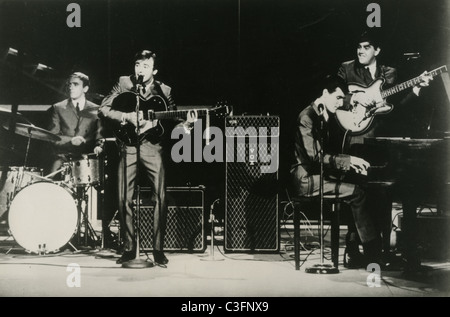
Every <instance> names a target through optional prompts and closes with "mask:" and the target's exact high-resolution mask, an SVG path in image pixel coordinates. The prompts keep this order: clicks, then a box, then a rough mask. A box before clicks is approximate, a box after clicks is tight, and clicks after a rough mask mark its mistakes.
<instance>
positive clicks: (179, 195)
mask: <svg viewBox="0 0 450 317" xmlns="http://www.w3.org/2000/svg"><path fill="white" fill-rule="evenodd" d="M204 192H205V187H204V186H196V187H167V190H166V199H167V206H168V211H167V225H166V234H165V238H164V251H168V252H170V251H173V252H191V253H192V252H204V251H205V250H206V235H205V228H204V227H205V226H204V210H205V208H204V201H205V198H204ZM140 198H141V199H140V207H141V208H140V209H141V212H140V247H141V250H145V251H152V250H153V221H154V218H153V211H154V202H153V201H152V191H151V189H150V188H148V187H142V188H141V192H140ZM134 203H135V205H136V200H135V201H134ZM134 223H135V230H136V229H137V228H136V207H135V208H134Z"/></svg>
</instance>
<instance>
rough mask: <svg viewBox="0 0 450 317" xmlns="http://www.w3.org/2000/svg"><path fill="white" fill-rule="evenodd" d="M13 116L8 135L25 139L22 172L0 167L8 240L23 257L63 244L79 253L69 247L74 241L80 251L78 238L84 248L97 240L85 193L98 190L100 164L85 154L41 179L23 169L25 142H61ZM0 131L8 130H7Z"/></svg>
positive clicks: (38, 173)
mask: <svg viewBox="0 0 450 317" xmlns="http://www.w3.org/2000/svg"><path fill="white" fill-rule="evenodd" d="M5 115H7V116H11V115H12V114H11V113H10V112H7V111H5V110H1V111H0V119H2V117H4V116H5ZM15 116H16V117H15V119H16V121H17V123H16V124H15V127H13V132H14V133H15V134H18V135H21V136H25V137H27V138H28V142H27V147H26V153H25V160H24V166H5V167H0V217H3V214H5V213H7V216H8V226H9V232H10V234H11V236H12V237H13V238H14V240H15V241H16V242H17V243H18V244H19V245H20V246H21V247H23V248H24V249H25V250H26V252H28V253H35V254H47V253H55V252H59V251H60V250H61V248H62V247H64V246H65V245H67V244H69V245H70V246H72V247H73V248H74V249H75V251H78V249H77V248H76V247H75V246H74V245H73V244H72V241H73V239H74V238H75V237H76V238H77V240H76V241H77V242H75V243H76V244H77V245H78V247H83V245H82V244H83V243H82V242H81V238H82V237H81V236H82V233H84V247H87V246H88V243H94V244H96V243H97V242H99V241H100V238H99V237H98V236H97V234H96V233H95V230H94V229H93V227H92V225H91V223H90V222H89V219H88V206H89V204H88V200H89V195H88V194H87V193H88V190H89V189H92V188H96V189H98V188H99V187H101V186H103V175H104V173H103V161H102V158H101V157H98V156H97V155H96V154H86V155H83V156H82V158H81V159H78V160H72V161H69V162H67V163H64V164H63V166H62V168H61V169H59V170H58V171H56V172H54V173H51V174H49V175H46V176H44V175H43V169H39V168H37V167H29V166H27V160H28V152H29V148H30V142H31V140H32V139H36V140H42V141H48V142H54V141H58V140H60V137H59V136H57V135H55V134H53V133H52V132H50V131H47V130H45V129H42V128H39V127H36V126H34V125H33V124H31V123H29V122H28V123H27V122H26V119H24V117H22V115H20V114H16V115H15ZM7 121H8V120H7ZM2 126H3V128H5V129H7V130H10V129H9V128H10V127H9V126H8V125H6V124H3V125H2ZM14 128H15V129H14ZM10 131H11V130H10ZM57 174H61V176H62V179H63V180H62V181H55V180H54V179H53V178H54V176H56V175H57ZM5 215H6V214H5Z"/></svg>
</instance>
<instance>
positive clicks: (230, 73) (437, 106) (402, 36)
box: [0, 0, 450, 199]
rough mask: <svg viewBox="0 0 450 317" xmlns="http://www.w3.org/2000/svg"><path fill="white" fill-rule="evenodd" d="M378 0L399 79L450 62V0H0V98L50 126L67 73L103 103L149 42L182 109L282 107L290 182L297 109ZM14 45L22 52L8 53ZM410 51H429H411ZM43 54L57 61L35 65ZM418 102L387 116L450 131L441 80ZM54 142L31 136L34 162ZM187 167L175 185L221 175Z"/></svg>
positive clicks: (416, 130) (409, 126)
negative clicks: (74, 14) (49, 109)
mask: <svg viewBox="0 0 450 317" xmlns="http://www.w3.org/2000/svg"><path fill="white" fill-rule="evenodd" d="M71 2H74V3H78V4H79V5H80V6H81V27H80V28H69V27H68V26H67V25H66V18H67V16H68V15H69V14H70V12H67V11H66V7H67V5H68V4H69V3H71ZM372 2H374V3H378V4H379V5H380V6H381V28H380V32H381V33H382V38H383V40H384V46H383V50H382V53H381V57H380V58H381V61H382V62H385V63H386V64H388V65H390V66H394V67H397V68H398V71H399V75H400V80H408V79H410V78H412V77H416V76H418V75H419V74H421V73H422V72H423V71H424V70H431V69H434V68H436V67H439V66H442V65H449V56H450V47H449V42H448V39H449V38H450V23H449V21H450V20H449V14H448V13H449V7H450V6H449V2H448V1H429V0H428V1H426V0H423V1H422V0H421V1H406V0H386V1H362V0H352V1H350V0H333V1H331V0H327V1H324V0H322V1H320V0H319V1H318V0H314V1H310V0H241V1H239V0H146V1H144V0H139V1H137V0H134V1H119V0H110V1H106V0H91V1H61V0H58V1H4V0H2V1H0V54H1V55H0V58H2V60H1V63H0V104H1V105H13V104H16V105H17V104H18V105H36V107H35V109H36V110H35V111H33V109H34V108H31V110H28V111H26V112H25V111H23V113H24V114H25V115H26V116H27V118H28V119H29V120H30V121H32V122H33V123H35V124H36V125H38V126H40V127H43V128H45V127H46V124H47V122H46V120H47V116H46V114H47V113H46V112H45V111H44V110H41V109H43V108H44V109H45V107H37V105H41V106H42V105H43V106H50V105H51V104H53V103H55V102H57V101H60V100H62V99H64V98H65V95H64V82H65V79H66V78H67V76H68V75H69V74H70V73H72V72H74V71H82V72H85V73H86V74H88V75H89V76H90V78H91V87H90V91H89V93H90V94H89V99H91V100H93V101H94V102H97V103H100V102H101V98H102V96H104V95H106V94H107V93H108V92H109V90H110V89H111V87H112V85H113V84H114V82H115V81H116V80H117V78H118V76H121V75H127V74H131V73H132V72H133V62H132V58H133V55H134V53H135V52H136V51H138V50H140V49H151V50H153V51H155V52H157V55H158V58H159V73H158V75H157V79H158V80H161V81H163V82H164V83H166V84H167V85H169V86H171V87H172V89H173V90H172V92H173V97H174V99H175V101H176V103H177V104H178V105H179V106H188V105H194V106H203V105H208V106H214V105H216V104H217V103H218V102H225V101H226V102H228V104H230V105H233V109H234V114H257V115H259V114H264V115H265V114H271V115H278V116H280V122H281V124H280V125H281V126H280V128H281V129H280V130H281V150H280V164H281V167H280V179H281V180H283V178H284V177H285V174H286V171H287V169H288V166H289V164H290V161H289V158H290V145H291V141H292V131H293V124H294V122H295V118H296V116H297V114H298V113H299V111H300V110H301V109H303V108H304V107H305V106H307V105H308V104H309V103H310V102H311V96H310V93H309V92H310V90H311V88H312V87H314V84H315V82H316V81H317V80H318V79H319V78H321V77H323V76H324V75H325V74H329V73H336V72H337V69H338V67H339V64H340V63H341V62H343V61H347V60H350V59H353V58H355V54H356V43H355V39H356V38H357V36H358V35H359V34H360V33H361V32H362V30H363V29H364V28H366V18H367V16H368V15H369V14H370V12H367V11H366V7H367V5H368V4H369V3H372ZM9 47H12V48H15V49H18V50H19V52H21V53H23V55H22V56H21V57H20V56H12V55H7V51H8V48H9ZM409 52H419V53H420V56H421V57H420V58H418V59H407V58H406V57H405V56H404V53H409ZM19 55H21V54H19ZM37 63H42V64H45V65H48V66H50V67H52V70H50V71H41V70H35V67H36V65H37ZM418 101H419V102H418V103H417V104H418V105H415V106H414V107H412V108H410V109H407V110H401V109H396V110H395V112H394V113H393V114H391V115H390V116H391V118H394V119H395V120H393V121H394V123H395V124H396V125H397V129H396V131H397V133H398V131H400V134H402V135H404V136H409V135H413V136H419V137H430V136H431V133H435V134H439V133H440V132H442V131H446V130H448V129H447V128H448V125H449V121H448V117H449V114H448V108H449V104H448V98H447V96H446V94H445V91H444V88H443V85H442V81H441V80H440V78H436V80H434V81H433V82H432V86H431V87H429V88H428V89H426V90H423V94H422V95H421V97H420V98H419V100H418ZM430 123H431V125H430ZM217 124H218V125H220V123H217ZM429 125H430V126H431V128H430V130H428V129H427V128H428V126H429ZM398 127H401V128H400V129H398ZM2 142H3V144H4V142H5V139H4V137H3V141H2ZM13 142H14V143H17V144H16V145H15V148H16V152H14V153H13V152H11V151H3V152H2V153H0V154H1V155H2V157H1V164H0V165H5V164H8V165H11V164H12V165H21V161H22V160H23V149H24V144H25V143H26V142H25V140H24V138H23V137H15V140H13ZM47 146H48V144H47V143H46V142H43V141H39V140H36V141H35V140H33V141H32V144H31V154H30V160H31V161H30V163H29V164H28V165H35V166H41V165H43V164H45V159H46V153H47V152H46V148H47ZM185 165H186V164H185ZM188 165H189V166H188V167H187V168H186V166H184V167H183V168H182V172H181V173H178V178H176V179H173V180H172V182H173V184H177V185H179V184H181V185H183V184H186V183H191V184H192V185H196V184H204V185H206V186H207V188H208V187H209V188H211V187H213V188H214V187H217V186H218V185H217V184H220V183H223V177H224V169H223V164H220V163H212V164H206V163H190V164H188ZM180 167H181V165H180V166H179V168H180ZM218 191H220V190H218ZM213 199H214V198H213Z"/></svg>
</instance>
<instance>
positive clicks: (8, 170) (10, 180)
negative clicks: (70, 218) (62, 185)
mask: <svg viewBox="0 0 450 317" xmlns="http://www.w3.org/2000/svg"><path fill="white" fill-rule="evenodd" d="M42 175H43V170H42V169H39V168H37V167H24V166H9V167H7V166H5V167H0V217H1V216H2V215H3V214H4V213H5V212H6V211H7V210H8V208H9V206H10V205H11V202H12V200H13V198H14V195H15V194H16V193H17V192H18V191H19V190H21V189H22V188H24V187H25V186H28V185H31V184H33V183H36V182H38V181H40V180H41V178H39V177H38V176H42Z"/></svg>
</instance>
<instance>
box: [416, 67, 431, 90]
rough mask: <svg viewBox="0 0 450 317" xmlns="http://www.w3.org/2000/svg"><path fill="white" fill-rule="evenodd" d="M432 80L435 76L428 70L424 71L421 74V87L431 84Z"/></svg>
mask: <svg viewBox="0 0 450 317" xmlns="http://www.w3.org/2000/svg"><path fill="white" fill-rule="evenodd" d="M432 80H433V76H431V74H429V73H428V72H427V71H424V72H423V73H422V74H421V75H420V83H419V86H420V87H428V86H429V85H430V81H432Z"/></svg>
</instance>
